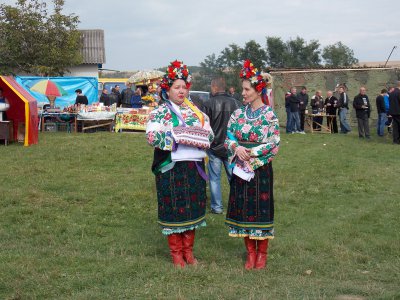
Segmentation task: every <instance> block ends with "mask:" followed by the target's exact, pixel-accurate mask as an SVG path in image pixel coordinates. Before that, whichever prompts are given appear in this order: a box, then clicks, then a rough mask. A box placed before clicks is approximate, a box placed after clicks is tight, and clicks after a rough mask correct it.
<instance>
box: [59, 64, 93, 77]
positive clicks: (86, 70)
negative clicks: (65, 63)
mask: <svg viewBox="0 0 400 300" xmlns="http://www.w3.org/2000/svg"><path fill="white" fill-rule="evenodd" d="M65 76H75V77H98V76H99V71H98V68H97V64H85V65H80V66H76V67H72V68H70V73H65Z"/></svg>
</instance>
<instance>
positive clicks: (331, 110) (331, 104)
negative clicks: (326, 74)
mask: <svg viewBox="0 0 400 300" xmlns="http://www.w3.org/2000/svg"><path fill="white" fill-rule="evenodd" d="M338 102H339V101H338V99H337V98H336V97H335V96H333V92H332V91H327V92H326V99H325V109H326V114H327V115H328V116H331V117H327V123H328V128H329V129H330V130H331V133H338V127H337V120H336V111H337V108H338Z"/></svg>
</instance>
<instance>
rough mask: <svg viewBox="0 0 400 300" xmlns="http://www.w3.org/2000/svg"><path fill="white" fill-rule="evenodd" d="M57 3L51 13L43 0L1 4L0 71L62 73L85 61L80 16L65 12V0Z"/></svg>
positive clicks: (59, 74) (0, 72) (24, 0)
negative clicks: (82, 49)
mask: <svg viewBox="0 0 400 300" xmlns="http://www.w3.org/2000/svg"><path fill="white" fill-rule="evenodd" d="M53 6H54V11H53V13H52V14H49V13H48V10H47V6H46V3H45V2H43V1H39V0H29V1H28V0H17V3H16V5H15V7H13V6H10V5H4V4H1V5H0V74H9V73H17V72H24V73H29V74H35V75H46V76H57V75H58V76H62V75H63V74H64V72H65V71H67V70H68V68H69V67H71V66H74V65H77V64H80V63H81V62H82V57H81V54H80V49H81V44H80V33H79V31H78V30H77V25H78V23H79V18H78V17H77V16H75V15H63V14H62V9H63V6H64V0H53Z"/></svg>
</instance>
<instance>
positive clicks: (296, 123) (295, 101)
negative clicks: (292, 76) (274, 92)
mask: <svg viewBox="0 0 400 300" xmlns="http://www.w3.org/2000/svg"><path fill="white" fill-rule="evenodd" d="M296 92H297V89H296V88H295V87H292V88H291V89H290V95H289V96H288V102H289V107H290V114H291V116H292V121H291V127H292V128H291V132H292V133H304V131H302V130H301V128H300V114H299V105H300V100H299V98H297V95H296Z"/></svg>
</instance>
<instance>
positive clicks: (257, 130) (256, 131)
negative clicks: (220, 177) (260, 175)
mask: <svg viewBox="0 0 400 300" xmlns="http://www.w3.org/2000/svg"><path fill="white" fill-rule="evenodd" d="M240 142H245V144H241V143H240ZM279 142H280V135H279V122H278V118H277V116H276V115H275V113H274V111H273V110H272V108H271V107H270V106H266V105H264V106H262V107H260V108H259V109H257V110H255V111H252V110H251V106H250V105H247V106H243V107H241V108H239V109H237V110H236V111H234V112H233V113H232V115H231V118H230V120H229V122H228V128H227V137H226V139H225V147H226V148H227V149H228V161H229V163H232V162H233V161H235V166H237V167H239V168H243V162H240V161H238V159H236V160H235V157H236V155H235V150H236V147H238V146H239V145H242V146H245V147H246V148H249V145H251V148H250V149H251V151H250V156H251V158H250V161H249V164H248V167H249V168H250V170H249V171H254V170H256V169H257V168H259V167H261V166H263V165H265V164H267V163H269V162H270V161H272V160H273V159H274V156H275V155H276V154H277V153H278V150H279ZM252 143H254V144H252Z"/></svg>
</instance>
